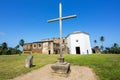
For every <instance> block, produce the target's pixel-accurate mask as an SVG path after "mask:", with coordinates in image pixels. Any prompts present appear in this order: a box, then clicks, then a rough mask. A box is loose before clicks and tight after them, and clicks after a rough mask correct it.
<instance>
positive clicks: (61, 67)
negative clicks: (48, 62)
mask: <svg viewBox="0 0 120 80" xmlns="http://www.w3.org/2000/svg"><path fill="white" fill-rule="evenodd" d="M51 68H52V69H53V71H54V72H55V73H69V72H70V63H67V62H63V63H60V62H57V63H55V64H53V65H52V66H51Z"/></svg>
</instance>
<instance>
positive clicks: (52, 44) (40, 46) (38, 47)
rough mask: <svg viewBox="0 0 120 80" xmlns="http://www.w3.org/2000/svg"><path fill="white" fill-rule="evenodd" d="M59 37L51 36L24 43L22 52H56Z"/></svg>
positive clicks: (64, 48) (64, 42)
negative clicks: (38, 40)
mask: <svg viewBox="0 0 120 80" xmlns="http://www.w3.org/2000/svg"><path fill="white" fill-rule="evenodd" d="M59 43H60V39H59V38H51V39H44V40H42V41H40V42H32V43H25V44H24V46H23V52H24V53H40V54H58V53H59V51H60V49H59V48H60V44H59ZM62 47H63V50H64V51H63V52H65V53H67V50H66V49H67V48H66V41H65V39H63V46H62Z"/></svg>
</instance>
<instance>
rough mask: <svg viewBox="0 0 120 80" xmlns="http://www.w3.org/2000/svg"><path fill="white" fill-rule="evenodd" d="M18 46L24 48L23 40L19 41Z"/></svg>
mask: <svg viewBox="0 0 120 80" xmlns="http://www.w3.org/2000/svg"><path fill="white" fill-rule="evenodd" d="M19 45H20V46H21V47H22V48H23V46H24V40H23V39H21V40H20V42H19Z"/></svg>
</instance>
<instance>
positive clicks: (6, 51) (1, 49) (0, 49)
mask: <svg viewBox="0 0 120 80" xmlns="http://www.w3.org/2000/svg"><path fill="white" fill-rule="evenodd" d="M23 45H24V40H23V39H21V40H20V42H19V45H17V46H16V47H14V48H12V47H8V45H7V43H6V42H3V43H2V44H1V45H0V55H12V54H19V55H20V54H21V53H22V51H21V50H20V49H19V47H20V46H22V47H23Z"/></svg>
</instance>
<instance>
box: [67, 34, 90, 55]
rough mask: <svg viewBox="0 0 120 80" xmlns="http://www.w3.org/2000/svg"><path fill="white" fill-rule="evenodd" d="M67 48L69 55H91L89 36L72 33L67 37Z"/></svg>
mask: <svg viewBox="0 0 120 80" xmlns="http://www.w3.org/2000/svg"><path fill="white" fill-rule="evenodd" d="M67 47H68V49H69V53H70V54H92V50H91V44H90V38H89V34H87V33H85V32H74V33H72V34H69V35H68V36H67Z"/></svg>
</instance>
